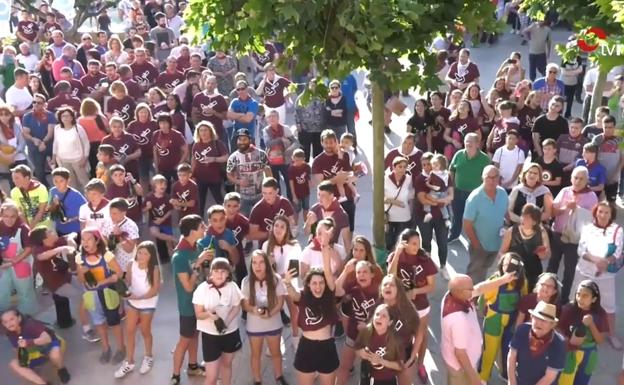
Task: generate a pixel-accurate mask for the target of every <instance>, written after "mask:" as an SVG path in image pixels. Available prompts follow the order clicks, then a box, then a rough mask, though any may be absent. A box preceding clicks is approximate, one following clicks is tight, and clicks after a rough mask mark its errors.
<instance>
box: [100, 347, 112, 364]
mask: <svg viewBox="0 0 624 385" xmlns="http://www.w3.org/2000/svg"><path fill="white" fill-rule="evenodd" d="M110 359H111V350H110V348H108V349H107V350H105V351H103V352H102V354H100V364H108V363H109V362H110Z"/></svg>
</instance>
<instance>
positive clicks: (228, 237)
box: [197, 228, 236, 259]
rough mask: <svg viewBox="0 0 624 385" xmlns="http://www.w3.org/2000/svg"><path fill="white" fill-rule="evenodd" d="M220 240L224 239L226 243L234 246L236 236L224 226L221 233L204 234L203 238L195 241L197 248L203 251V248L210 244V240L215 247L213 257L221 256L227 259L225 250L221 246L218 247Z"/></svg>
mask: <svg viewBox="0 0 624 385" xmlns="http://www.w3.org/2000/svg"><path fill="white" fill-rule="evenodd" d="M220 240H224V241H226V242H227V243H228V244H230V245H232V246H236V237H235V236H234V232H233V231H232V230H230V229H228V228H226V229H225V231H223V233H221V234H218V235H216V234H214V235H213V234H208V235H206V236H205V237H204V238H202V239H201V240H199V241H198V242H197V246H198V248H199V250H202V251H203V249H205V248H206V247H208V246H209V245H210V242H212V247H214V249H215V258H220V257H223V258H227V259H229V258H228V254H227V252H226V251H225V250H223V249H222V248H221V247H219V241H220Z"/></svg>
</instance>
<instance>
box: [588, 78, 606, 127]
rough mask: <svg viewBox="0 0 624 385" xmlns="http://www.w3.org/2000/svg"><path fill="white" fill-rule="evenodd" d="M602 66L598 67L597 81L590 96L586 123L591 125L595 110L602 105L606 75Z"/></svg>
mask: <svg viewBox="0 0 624 385" xmlns="http://www.w3.org/2000/svg"><path fill="white" fill-rule="evenodd" d="M608 72H609V71H607V70H605V68H604V67H603V66H598V80H596V84H595V85H594V92H593V94H592V100H591V107H590V108H589V115H588V116H587V120H588V121H589V122H588V123H593V122H594V118H595V113H596V109H597V108H598V107H600V106H601V105H602V92H603V90H604V87H605V84H606V83H607V73H608Z"/></svg>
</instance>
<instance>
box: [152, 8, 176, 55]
mask: <svg viewBox="0 0 624 385" xmlns="http://www.w3.org/2000/svg"><path fill="white" fill-rule="evenodd" d="M155 19H156V22H157V23H158V25H156V26H155V27H154V28H152V30H151V31H150V33H149V37H150V40H151V41H153V42H155V43H156V53H155V54H156V59H157V60H158V62H159V63H164V61H165V59H167V58H168V57H169V55H170V54H171V48H173V45H174V42H175V40H176V37H175V33H174V32H173V30H172V29H171V28H169V27H167V16H165V14H164V13H162V12H158V13H157V14H156V15H155Z"/></svg>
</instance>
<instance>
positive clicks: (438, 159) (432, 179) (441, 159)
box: [423, 154, 451, 228]
mask: <svg viewBox="0 0 624 385" xmlns="http://www.w3.org/2000/svg"><path fill="white" fill-rule="evenodd" d="M446 159H447V158H446V157H445V156H444V155H442V154H435V155H434V156H433V158H431V168H432V170H431V173H430V174H429V176H428V177H427V181H426V182H425V183H426V184H427V187H429V188H430V189H431V192H429V194H428V195H429V197H430V198H433V199H443V198H446V197H447V195H448V187H449V180H450V174H449V172H448V170H447V169H446V162H447V161H446ZM423 210H424V211H425V212H426V213H427V214H425V218H424V221H425V222H429V221H431V220H432V219H433V216H432V215H431V205H423ZM440 211H441V212H442V218H443V219H444V224H445V225H446V227H447V228H450V227H451V220H450V217H451V213H450V210H449V206H448V205H446V206H443V207H441V208H440Z"/></svg>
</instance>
